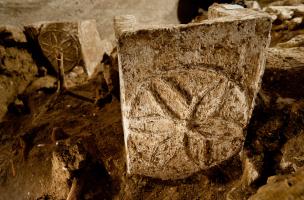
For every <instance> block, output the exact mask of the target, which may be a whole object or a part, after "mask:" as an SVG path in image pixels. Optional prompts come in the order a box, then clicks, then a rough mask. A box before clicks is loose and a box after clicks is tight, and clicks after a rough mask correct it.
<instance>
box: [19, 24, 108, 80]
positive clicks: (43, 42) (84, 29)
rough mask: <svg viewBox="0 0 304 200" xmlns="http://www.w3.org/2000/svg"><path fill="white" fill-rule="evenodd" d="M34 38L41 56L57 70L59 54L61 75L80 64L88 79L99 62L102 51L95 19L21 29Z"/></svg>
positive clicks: (34, 25) (35, 25) (37, 25)
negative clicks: (82, 65)
mask: <svg viewBox="0 0 304 200" xmlns="http://www.w3.org/2000/svg"><path fill="white" fill-rule="evenodd" d="M25 29H26V30H27V32H28V33H29V34H30V35H31V36H32V37H33V38H36V39H37V41H38V44H39V46H40V48H41V50H42V53H43V54H44V56H45V57H46V58H47V59H48V61H49V62H50V63H51V65H52V66H53V68H54V69H55V70H56V71H58V69H57V68H58V66H57V65H58V62H57V58H58V55H59V52H62V53H63V59H64V61H63V63H64V69H65V72H69V71H71V70H72V69H73V68H74V67H75V66H77V65H80V64H82V62H83V63H84V67H85V71H86V73H87V74H88V75H89V76H91V75H92V74H93V73H94V70H95V68H96V67H97V66H98V64H99V63H100V61H101V60H102V57H103V53H104V49H103V43H102V41H101V39H100V37H99V34H98V31H97V28H96V22H95V20H84V21H78V22H39V23H36V24H33V25H28V26H26V27H25Z"/></svg>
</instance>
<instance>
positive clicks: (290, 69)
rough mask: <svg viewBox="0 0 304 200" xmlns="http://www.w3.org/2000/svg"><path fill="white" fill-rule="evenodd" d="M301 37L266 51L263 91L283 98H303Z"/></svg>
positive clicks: (303, 48)
mask: <svg viewBox="0 0 304 200" xmlns="http://www.w3.org/2000/svg"><path fill="white" fill-rule="evenodd" d="M301 38H303V35H302V36H297V37H295V38H294V39H291V40H290V41H288V42H285V43H280V44H278V45H277V46H276V47H273V48H269V49H268V50H267V59H266V68H265V73H264V76H263V83H262V88H263V90H265V91H267V92H269V93H272V94H276V95H280V96H282V97H284V98H295V99H299V98H301V97H304V92H303V91H304V88H303V84H302V83H303V81H304V76H303V75H302V74H303V70H304V68H303V67H304V57H303V51H304V46H303V45H302V43H303V41H304V40H303V39H301Z"/></svg>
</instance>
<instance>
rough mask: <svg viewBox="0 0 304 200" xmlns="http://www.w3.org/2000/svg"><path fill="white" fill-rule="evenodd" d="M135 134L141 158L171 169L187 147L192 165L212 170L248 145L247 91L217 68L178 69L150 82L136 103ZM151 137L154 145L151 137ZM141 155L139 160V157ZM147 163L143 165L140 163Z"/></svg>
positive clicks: (132, 131) (132, 112)
mask: <svg viewBox="0 0 304 200" xmlns="http://www.w3.org/2000/svg"><path fill="white" fill-rule="evenodd" d="M131 102H132V103H131V109H130V111H129V121H130V122H129V124H130V125H129V130H130V136H131V140H137V143H136V142H135V144H134V141H133V146H134V149H133V147H132V146H131V147H130V148H129V151H131V152H132V153H129V155H130V154H131V161H132V157H133V158H134V160H133V161H134V162H138V161H137V160H136V159H138V157H137V156H135V157H134V156H132V154H135V155H136V154H138V155H141V156H140V157H141V158H142V159H143V160H144V162H146V165H150V166H151V165H154V166H155V167H157V168H160V169H162V168H163V169H165V168H166V166H168V165H170V164H169V163H170V162H171V161H172V162H175V161H174V158H175V157H176V158H177V157H178V156H176V154H178V153H179V152H180V151H181V149H179V148H176V147H175V146H174V145H178V143H182V145H183V147H182V149H183V151H185V152H186V155H187V156H188V160H191V162H189V163H187V165H197V166H198V168H200V169H206V168H210V167H212V166H215V165H217V164H219V163H220V162H222V161H224V160H227V159H229V158H230V157H232V156H233V155H235V154H236V153H238V152H239V150H240V149H241V147H242V142H243V139H244V136H243V127H244V126H245V125H246V123H247V113H248V105H247V103H246V96H245V94H244V92H242V91H241V89H240V88H239V87H238V86H237V85H236V84H235V83H233V82H231V81H230V80H228V79H227V78H226V77H225V76H224V75H221V74H218V73H216V72H214V71H211V70H189V71H174V72H170V73H168V74H166V75H162V76H159V77H154V78H151V79H149V80H148V81H146V82H144V83H143V84H142V85H141V86H140V87H139V88H138V89H137V95H136V96H135V98H134V99H133V100H132V101H131ZM148 138H149V142H145V141H147V139H148ZM136 157H137V158H136ZM140 162H142V161H140Z"/></svg>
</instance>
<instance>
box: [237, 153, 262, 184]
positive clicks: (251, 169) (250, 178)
mask: <svg viewBox="0 0 304 200" xmlns="http://www.w3.org/2000/svg"><path fill="white" fill-rule="evenodd" d="M262 166H263V162H262V161H261V160H259V159H256V158H255V157H253V158H249V157H247V156H246V157H245V158H244V160H243V175H242V179H241V185H242V186H243V187H248V186H250V185H251V184H252V183H254V182H255V181H256V180H257V179H258V178H259V177H260V176H261V171H262Z"/></svg>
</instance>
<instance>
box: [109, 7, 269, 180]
mask: <svg viewBox="0 0 304 200" xmlns="http://www.w3.org/2000/svg"><path fill="white" fill-rule="evenodd" d="M216 9H218V10H219V12H220V10H222V9H224V10H225V12H227V9H226V8H225V6H220V5H216V6H214V7H213V8H212V10H213V11H214V10H216ZM237 10H239V12H238V11H237ZM237 10H234V12H233V15H231V16H230V15H226V14H225V15H224V16H225V17H222V18H221V17H219V18H216V17H215V18H213V19H210V20H206V21H203V22H201V23H198V24H189V25H172V26H146V25H145V26H144V25H140V24H136V20H135V18H134V17H132V16H120V17H117V18H115V20H114V23H115V30H116V37H117V39H118V57H119V72H120V87H121V103H122V115H123V127H124V135H125V145H126V152H127V167H128V172H129V173H131V174H141V175H145V176H151V177H155V178H161V179H179V178H185V177H187V176H189V175H191V174H193V173H195V172H197V171H199V170H203V169H208V168H211V167H213V166H216V165H218V164H220V163H221V162H223V161H225V160H227V159H229V158H231V157H232V156H234V155H236V154H237V153H239V151H240V150H241V148H242V145H243V141H244V133H243V129H244V128H245V127H246V125H247V123H248V121H249V119H250V116H251V113H252V110H253V106H254V99H255V96H256V94H257V92H258V89H259V87H260V81H261V75H262V74H263V72H264V61H265V56H264V54H265V49H266V47H267V46H268V44H269V39H270V38H269V31H270V28H271V20H270V17H269V16H268V15H265V14H263V13H260V12H256V11H251V10H247V12H244V11H243V8H238V9H237ZM213 13H214V12H213Z"/></svg>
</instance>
